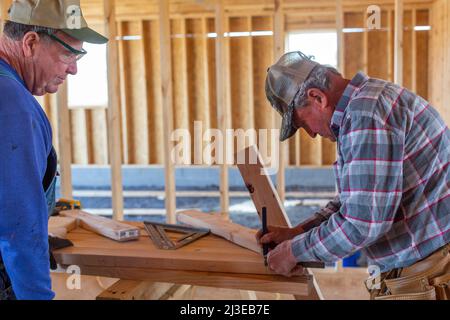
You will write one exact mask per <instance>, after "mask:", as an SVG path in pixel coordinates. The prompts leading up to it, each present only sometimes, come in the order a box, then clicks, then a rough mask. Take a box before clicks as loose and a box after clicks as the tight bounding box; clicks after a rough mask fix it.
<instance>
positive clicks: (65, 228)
mask: <svg viewBox="0 0 450 320" xmlns="http://www.w3.org/2000/svg"><path fill="white" fill-rule="evenodd" d="M76 227H77V220H76V219H75V218H70V217H50V219H49V220H48V234H49V235H53V236H55V237H59V238H62V239H65V238H66V237H67V233H68V232H70V231H72V230H74V229H75V228H76Z"/></svg>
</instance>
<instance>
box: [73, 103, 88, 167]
mask: <svg viewBox="0 0 450 320" xmlns="http://www.w3.org/2000/svg"><path fill="white" fill-rule="evenodd" d="M70 131H71V136H72V144H71V145H72V157H73V160H72V163H73V164H82V165H87V164H88V163H89V155H88V152H89V151H88V142H87V127H86V110H85V109H71V110H70Z"/></svg>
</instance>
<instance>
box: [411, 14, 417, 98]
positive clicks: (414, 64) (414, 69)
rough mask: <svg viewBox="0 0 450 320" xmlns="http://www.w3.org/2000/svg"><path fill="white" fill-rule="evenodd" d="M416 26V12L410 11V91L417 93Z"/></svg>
mask: <svg viewBox="0 0 450 320" xmlns="http://www.w3.org/2000/svg"><path fill="white" fill-rule="evenodd" d="M416 24H417V11H416V10H415V9H413V10H412V30H411V32H412V39H411V52H412V66H411V90H412V91H413V92H417V31H416V30H415V27H416Z"/></svg>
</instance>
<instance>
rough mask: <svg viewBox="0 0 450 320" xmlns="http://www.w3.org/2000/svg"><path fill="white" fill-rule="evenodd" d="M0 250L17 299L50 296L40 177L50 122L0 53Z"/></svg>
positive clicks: (49, 138) (48, 144) (45, 214)
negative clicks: (6, 74) (1, 57)
mask: <svg viewBox="0 0 450 320" xmlns="http://www.w3.org/2000/svg"><path fill="white" fill-rule="evenodd" d="M0 73H8V74H9V75H10V76H12V77H13V78H11V77H6V76H4V75H0V253H1V256H2V258H3V262H4V264H5V268H6V271H7V273H8V275H9V277H10V279H11V283H12V287H13V291H14V293H15V295H16V297H17V298H18V299H33V300H34V299H52V298H53V297H54V293H53V292H52V290H51V280H50V263H49V251H48V212H47V203H46V198H45V192H44V188H43V186H42V181H43V178H44V175H45V172H46V168H47V157H48V155H49V153H50V151H51V149H52V131H51V127H50V123H49V121H48V119H47V116H46V115H45V113H44V111H43V110H42V108H41V106H40V105H39V103H38V102H37V101H36V99H35V98H34V97H33V96H32V94H31V93H30V92H29V91H28V90H27V88H26V87H25V84H24V83H23V81H22V79H21V78H20V77H19V75H18V74H17V73H16V71H15V70H14V69H13V68H11V66H10V65H8V64H7V63H6V62H5V61H4V60H2V59H0Z"/></svg>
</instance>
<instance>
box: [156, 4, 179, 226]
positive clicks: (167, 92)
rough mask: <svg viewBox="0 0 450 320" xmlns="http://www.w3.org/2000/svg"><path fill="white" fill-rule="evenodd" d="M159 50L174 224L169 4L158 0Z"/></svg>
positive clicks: (169, 203)
mask: <svg viewBox="0 0 450 320" xmlns="http://www.w3.org/2000/svg"><path fill="white" fill-rule="evenodd" d="M159 10H160V11H159V23H160V30H159V32H160V38H159V41H160V48H161V56H160V63H161V92H162V105H163V110H164V112H163V131H164V167H165V190H166V200H165V205H166V212H167V221H168V222H169V223H174V222H175V220H176V219H175V210H176V199H175V198H176V195H175V168H174V164H173V162H172V159H171V156H170V154H171V152H172V149H173V143H172V140H171V134H172V131H173V110H172V108H173V92H172V59H171V52H172V50H171V41H170V20H169V2H168V1H164V0H159Z"/></svg>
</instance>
